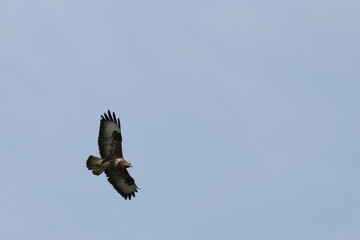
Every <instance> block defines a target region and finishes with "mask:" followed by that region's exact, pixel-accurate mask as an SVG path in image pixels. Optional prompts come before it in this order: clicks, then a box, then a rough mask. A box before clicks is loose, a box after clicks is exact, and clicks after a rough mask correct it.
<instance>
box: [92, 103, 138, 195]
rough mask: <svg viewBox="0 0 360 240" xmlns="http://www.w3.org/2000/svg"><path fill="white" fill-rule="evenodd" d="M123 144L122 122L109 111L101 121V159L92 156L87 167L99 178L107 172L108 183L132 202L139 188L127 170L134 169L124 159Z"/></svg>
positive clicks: (99, 140)
mask: <svg viewBox="0 0 360 240" xmlns="http://www.w3.org/2000/svg"><path fill="white" fill-rule="evenodd" d="M121 142H122V136H121V125H120V120H119V118H116V115H115V113H114V112H113V113H112V114H111V112H110V110H108V112H107V114H106V113H104V115H102V116H101V120H100V130H99V138H98V145H99V150H100V156H101V158H98V157H94V156H92V155H90V156H89V158H88V159H87V161H86V166H87V168H88V169H89V170H92V172H93V174H94V175H97V176H99V175H100V174H101V173H103V172H104V171H105V174H106V176H107V179H108V181H109V182H110V183H111V184H112V185H113V187H114V188H115V190H116V191H117V192H118V193H120V195H121V196H122V197H123V198H125V200H127V199H129V200H131V197H135V192H137V189H139V188H138V187H137V186H136V184H135V180H134V179H133V178H132V177H131V176H130V174H129V172H128V171H127V168H129V167H132V164H131V163H129V162H127V161H126V160H125V159H124V156H123V153H122V147H121Z"/></svg>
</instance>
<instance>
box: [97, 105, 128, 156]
mask: <svg viewBox="0 0 360 240" xmlns="http://www.w3.org/2000/svg"><path fill="white" fill-rule="evenodd" d="M121 142H122V136H121V125H120V120H119V118H116V115H115V113H114V112H113V113H112V114H111V112H110V111H108V113H107V114H106V113H104V115H102V116H101V120H100V130H99V138H98V144H99V150H100V156H101V157H102V158H114V157H119V158H122V157H123V153H122V146H121Z"/></svg>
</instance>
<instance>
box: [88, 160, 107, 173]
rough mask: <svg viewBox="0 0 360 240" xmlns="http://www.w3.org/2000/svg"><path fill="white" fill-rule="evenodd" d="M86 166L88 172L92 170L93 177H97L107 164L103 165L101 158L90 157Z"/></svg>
mask: <svg viewBox="0 0 360 240" xmlns="http://www.w3.org/2000/svg"><path fill="white" fill-rule="evenodd" d="M86 166H87V168H88V169H89V170H92V172H93V174H94V175H97V176H99V175H100V174H101V173H103V172H104V170H105V169H106V168H107V167H108V166H109V163H103V159H102V158H98V157H94V156H91V155H90V156H89V158H88V159H87V161H86Z"/></svg>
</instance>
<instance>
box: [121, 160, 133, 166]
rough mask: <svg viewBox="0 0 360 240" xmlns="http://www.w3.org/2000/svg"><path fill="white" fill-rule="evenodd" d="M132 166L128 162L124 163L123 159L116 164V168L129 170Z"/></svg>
mask: <svg viewBox="0 0 360 240" xmlns="http://www.w3.org/2000/svg"><path fill="white" fill-rule="evenodd" d="M132 166H133V165H132V164H131V163H129V162H128V161H126V160H125V159H122V160H121V161H119V163H118V167H119V168H129V167H132Z"/></svg>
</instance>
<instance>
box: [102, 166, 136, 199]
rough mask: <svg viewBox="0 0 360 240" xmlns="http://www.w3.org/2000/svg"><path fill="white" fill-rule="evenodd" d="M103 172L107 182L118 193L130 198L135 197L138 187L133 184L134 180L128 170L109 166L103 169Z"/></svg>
mask: <svg viewBox="0 0 360 240" xmlns="http://www.w3.org/2000/svg"><path fill="white" fill-rule="evenodd" d="M105 174H106V176H107V177H108V181H109V183H111V185H113V187H114V188H115V190H116V191H117V192H118V193H120V195H121V196H122V197H123V198H125V199H129V200H131V197H135V192H137V189H138V187H137V186H136V184H135V180H134V179H133V178H132V177H131V176H130V174H129V172H128V171H127V170H126V169H125V168H124V169H118V168H115V167H110V168H108V169H106V170H105Z"/></svg>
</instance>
